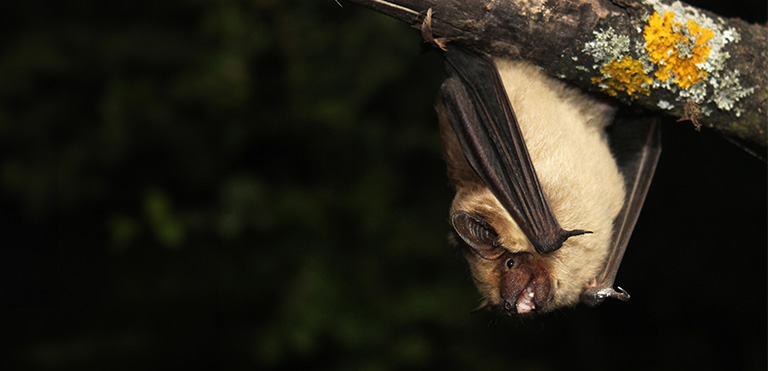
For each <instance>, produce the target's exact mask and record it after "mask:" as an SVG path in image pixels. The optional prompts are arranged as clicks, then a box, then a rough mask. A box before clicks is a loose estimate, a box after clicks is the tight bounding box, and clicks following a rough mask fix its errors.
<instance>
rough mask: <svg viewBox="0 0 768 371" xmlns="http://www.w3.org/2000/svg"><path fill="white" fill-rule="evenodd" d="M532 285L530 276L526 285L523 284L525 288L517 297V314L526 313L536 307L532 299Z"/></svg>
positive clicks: (533, 282)
mask: <svg viewBox="0 0 768 371" xmlns="http://www.w3.org/2000/svg"><path fill="white" fill-rule="evenodd" d="M534 285H535V280H534V277H531V280H530V281H528V284H527V285H525V289H523V291H522V292H521V293H520V296H518V297H517V303H515V309H517V314H528V313H531V312H532V311H533V310H534V309H536V303H535V302H534V300H533V299H534V297H535V296H536V294H535V293H534V290H533V288H534Z"/></svg>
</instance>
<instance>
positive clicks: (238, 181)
mask: <svg viewBox="0 0 768 371" xmlns="http://www.w3.org/2000/svg"><path fill="white" fill-rule="evenodd" d="M4 8H6V11H4V14H5V15H7V16H8V15H10V17H9V18H12V19H9V20H8V21H7V22H5V23H4V24H3V25H2V26H0V27H3V28H4V31H5V32H3V36H2V37H3V41H4V42H3V44H2V45H3V50H4V53H2V54H1V55H0V148H2V149H1V151H2V154H3V155H2V157H1V158H0V195H1V196H2V197H1V198H0V202H1V204H0V206H2V207H1V208H0V217H2V220H3V221H4V223H5V225H6V227H7V232H9V235H8V238H7V241H8V242H7V243H6V246H5V252H4V254H6V255H4V259H2V260H3V262H4V263H6V264H8V265H9V267H7V269H3V270H2V271H3V272H4V274H5V275H7V276H8V277H7V279H5V276H4V279H3V280H2V282H4V284H5V285H6V287H7V289H4V292H6V293H8V292H10V293H11V294H9V295H4V296H5V298H4V300H3V304H4V307H3V308H4V309H7V310H8V314H7V315H6V316H5V318H6V319H16V320H15V321H12V322H13V323H10V324H9V325H8V327H9V328H10V330H8V331H7V332H6V333H8V334H13V335H12V337H13V344H14V345H13V346H12V347H11V352H12V353H13V355H14V357H12V358H11V359H12V360H13V362H16V363H17V366H18V367H20V369H78V370H81V369H131V370H135V369H146V368H149V367H153V366H154V367H158V368H161V367H162V368H168V367H174V368H175V367H195V368H208V369H227V370H229V369H241V368H242V369H253V368H257V369H258V368H298V367H310V368H332V369H372V370H375V369H403V368H430V367H448V368H458V369H485V368H490V369H497V368H502V367H505V368H510V367H511V368H522V369H555V368H564V367H572V366H573V365H590V366H594V367H597V368H600V367H607V366H610V365H612V362H613V361H616V360H619V359H622V358H623V357H627V356H628V355H630V354H633V353H632V349H639V348H641V347H643V346H646V345H647V344H649V343H650V342H652V341H653V339H656V338H657V337H659V336H666V334H667V333H666V332H664V330H665V329H667V328H669V327H670V326H671V325H670V324H672V323H678V322H676V321H678V320H679V318H680V317H679V316H678V317H674V316H672V315H671V314H669V313H670V312H674V313H678V314H680V313H685V310H684V309H683V305H680V309H678V310H677V311H675V310H670V309H669V308H658V307H654V306H653V304H647V303H646V304H644V303H643V302H642V301H640V302H639V303H638V304H637V306H635V307H631V306H624V307H619V306H617V307H613V306H612V305H611V304H607V305H606V306H605V307H604V308H599V309H595V310H590V309H584V308H580V309H576V310H571V311H566V312H562V313H556V314H555V315H553V316H551V317H550V318H549V319H543V320H541V321H540V320H533V319H529V320H522V321H507V320H503V319H500V318H498V317H495V316H493V315H472V316H471V315H469V314H468V312H469V311H470V310H471V309H473V307H474V305H475V304H476V303H477V300H478V296H477V294H476V293H475V290H474V288H473V287H472V284H471V281H470V279H469V276H468V272H467V269H466V268H465V266H464V263H463V261H462V259H461V257H460V254H459V253H458V252H457V251H455V250H454V249H453V248H452V247H450V246H449V245H448V243H447V240H446V236H447V234H448V232H449V229H448V223H447V215H446V212H447V209H448V206H449V203H450V199H451V197H452V195H451V193H450V190H449V189H448V186H447V184H446V179H445V175H444V166H443V164H442V161H441V159H440V149H439V138H438V134H437V130H436V128H437V124H436V119H435V117H434V113H433V107H432V104H433V102H434V98H433V97H434V96H435V92H436V91H437V89H438V87H439V84H440V81H441V79H442V74H443V72H442V62H441V61H440V58H439V56H437V55H436V54H434V53H427V54H421V48H420V45H419V35H418V32H416V31H415V30H413V29H410V28H408V27H407V26H406V25H403V24H401V23H399V22H397V21H395V20H392V19H389V18H387V17H384V16H381V15H378V14H376V13H374V12H372V11H367V10H364V9H360V8H357V7H355V6H352V5H345V7H343V8H340V7H339V6H338V5H336V3H335V2H334V1H332V0H328V1H276V0H253V1H232V0H221V1H216V2H204V1H198V0H174V1H164V2H148V1H139V2H129V3H121V2H117V3H104V2H92V1H76V2H69V3H68V4H64V3H59V4H49V5H45V6H43V5H40V4H35V3H29V2H19V3H15V4H7V5H4ZM671 155H672V156H674V153H673V154H671ZM691 176H692V177H693V176H695V174H694V175H691ZM732 176H737V175H732ZM762 181H763V183H764V179H763V180H762ZM702 182H703V181H702ZM759 186H760V185H759V184H758V185H757V187H758V189H759ZM683 197H685V196H681V199H682V198H683ZM763 197H764V195H763ZM747 201H750V200H747ZM665 202H673V201H668V200H667V201H665ZM680 202H682V201H680ZM740 205H741V204H740ZM756 209H757V210H758V211H760V210H762V209H761V206H760V205H758V206H756ZM753 211H754V210H753ZM747 215H752V214H747ZM763 217H764V216H763ZM757 238H758V239H757V241H758V242H757V243H758V244H759V241H764V239H765V237H764V236H763V235H762V234H761V235H760V236H758V237H757ZM760 238H762V240H760ZM664 241H665V240H664V237H662V236H655V237H654V238H653V239H651V240H650V241H646V243H648V244H655V243H659V244H663V243H664ZM675 241H677V240H674V241H669V242H666V243H669V244H672V245H674V244H675V243H677V242H675ZM641 258H642V257H637V259H638V260H640V259H641ZM757 260H759V259H757ZM762 261H764V259H763V260H762ZM749 263H751V264H755V263H754V261H751V262H749ZM659 264H663V263H659ZM627 269H631V268H627ZM667 269H671V268H667ZM704 269H708V266H707V267H705V268H704ZM758 269H759V268H758ZM8 272H10V273H8ZM634 272H644V270H642V269H641V268H636V269H635V270H634ZM636 275H637V273H636ZM646 278H647V279H648V280H651V279H652V278H651V277H646ZM638 280H640V279H639V278H638ZM654 282H658V281H652V282H651V283H649V285H652V284H653V283H654ZM636 286H640V287H641V288H642V287H643V286H641V284H640V283H636ZM751 287H752V286H749V285H747V286H746V287H745V289H750V288H751ZM763 287H764V286H763ZM652 290H653V287H651V289H649V291H652ZM763 292H764V290H763ZM646 295H652V293H651V292H646ZM700 300H706V297H705V296H701V299H700ZM726 304H727V303H723V305H726ZM694 305H695V304H694ZM761 306H762V308H764V307H765V304H764V299H762V301H760V302H758V303H757V304H756V305H755V308H754V309H753V310H755V311H758V312H759V310H760V308H761ZM614 308H621V309H620V311H619V312H618V314H617V312H613V311H612V310H613V309H614ZM633 308H634V309H633ZM718 308H719V307H718ZM745 313H746V314H745V317H747V318H752V317H753V316H751V315H752V314H753V312H752V311H750V310H748V309H747V310H745ZM691 321H695V322H696V324H695V325H691V326H690V327H683V329H682V330H679V329H678V330H677V333H676V336H677V339H687V341H689V343H688V345H685V346H680V347H681V348H682V349H683V350H691V349H698V350H702V349H703V350H705V351H709V352H710V353H709V354H710V355H711V357H713V358H714V359H715V361H712V360H711V359H699V360H698V361H697V360H696V359H697V358H693V359H694V360H693V361H691V357H693V356H690V357H683V358H682V359H683V361H680V362H684V363H686V364H692V365H694V366H696V365H698V366H702V367H704V368H706V366H707V365H720V364H721V363H728V364H731V365H736V366H744V367H745V368H749V367H750V366H754V365H755V364H760V362H762V361H763V360H764V357H760V355H764V353H762V352H764V346H762V345H764V344H765V341H764V340H765V339H763V340H762V341H759V342H756V343H754V344H749V343H748V344H739V346H740V347H741V348H740V349H741V350H742V351H741V352H737V351H733V352H732V351H731V350H729V349H730V348H724V349H725V350H722V349H709V348H707V347H708V346H712V344H713V343H712V341H713V340H712V339H713V338H719V337H726V336H727V335H728V334H730V332H728V331H725V332H716V331H715V332H711V333H706V334H704V335H702V333H699V332H697V331H698V330H695V331H692V330H691V328H699V327H698V326H699V322H698V320H695V319H692V320H691ZM710 321H711V320H710ZM762 321H763V322H762V323H763V324H764V321H765V319H764V318H763V319H762ZM619 322H620V324H619V325H616V323H619ZM499 323H501V324H499ZM651 323H656V324H655V325H650V324H651ZM751 323H752V322H748V324H750V325H751ZM758 323H759V321H758ZM743 326H747V325H746V324H745V325H743ZM763 327H764V326H763ZM649 328H651V329H653V330H649ZM741 328H743V327H736V329H741ZM643 331H645V332H644V333H643V335H640V333H641V332H643ZM673 331H675V329H674V328H673ZM755 331H757V332H758V333H759V332H760V331H759V330H755ZM633 333H637V335H636V336H634V337H632V336H628V335H627V334H633ZM700 335H701V336H700ZM753 335H754V334H752V333H748V334H747V335H746V336H748V337H749V336H753ZM617 339H621V340H620V341H619V340H617ZM672 345H675V346H677V345H679V344H672ZM614 346H621V349H623V350H619V349H615V348H612V347H614ZM608 349H610V350H611V352H610V354H604V353H603V350H605V351H606V353H607V352H608ZM734 352H735V353H734ZM659 357H660V358H658V359H653V360H650V359H646V360H638V361H637V364H638V365H644V366H649V367H650V366H654V365H658V364H660V362H662V360H664V359H670V358H671V357H672V356H670V355H669V354H667V353H663V354H662V355H661V356H659ZM664 357H666V358H664ZM734 358H737V360H736V361H734ZM712 362H714V363H712ZM718 362H721V363H718ZM681 364H682V363H681ZM700 368H701V367H700ZM736 368H739V367H736Z"/></svg>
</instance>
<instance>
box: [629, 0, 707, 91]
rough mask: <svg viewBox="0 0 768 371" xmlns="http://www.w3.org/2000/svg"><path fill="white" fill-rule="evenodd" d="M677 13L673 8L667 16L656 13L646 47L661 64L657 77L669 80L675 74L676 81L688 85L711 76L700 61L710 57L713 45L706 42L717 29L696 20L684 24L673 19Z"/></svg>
mask: <svg viewBox="0 0 768 371" xmlns="http://www.w3.org/2000/svg"><path fill="white" fill-rule="evenodd" d="M674 17H675V14H674V13H672V12H664V17H663V18H662V17H661V16H660V15H659V13H656V12H654V13H653V15H652V16H651V18H650V19H648V25H647V26H646V27H645V30H644V31H643V37H645V49H646V50H647V51H648V56H649V57H650V58H651V61H652V62H653V63H655V64H656V65H657V66H658V68H659V69H658V71H656V78H658V79H659V80H661V81H665V80H667V79H668V78H669V77H670V76H672V75H673V74H674V77H675V79H674V82H675V83H676V84H677V85H678V86H679V87H681V88H683V89H687V88H689V87H690V86H691V85H694V84H697V83H698V82H699V80H700V79H702V78H706V77H707V71H704V70H702V69H700V68H699V67H698V66H697V64H700V63H704V62H705V61H706V60H707V57H708V56H709V51H710V47H709V46H708V45H706V43H707V41H709V40H710V39H711V38H712V36H713V33H712V30H709V29H706V28H701V27H700V26H699V24H698V23H696V21H694V20H688V22H687V27H683V25H682V24H680V23H677V22H675V21H673V18H674Z"/></svg>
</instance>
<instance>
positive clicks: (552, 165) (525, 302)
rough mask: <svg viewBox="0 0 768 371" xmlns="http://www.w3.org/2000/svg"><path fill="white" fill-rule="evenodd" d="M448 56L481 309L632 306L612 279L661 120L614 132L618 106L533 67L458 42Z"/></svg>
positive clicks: (448, 115)
mask: <svg viewBox="0 0 768 371" xmlns="http://www.w3.org/2000/svg"><path fill="white" fill-rule="evenodd" d="M442 48H444V45H441V49H442ZM443 56H444V59H445V61H446V67H447V70H448V78H447V79H446V80H445V82H444V83H443V85H442V87H441V99H439V101H438V105H437V111H438V118H439V122H440V133H441V139H442V142H443V156H444V158H445V162H446V165H447V169H448V177H449V180H450V183H451V185H452V187H453V188H454V190H455V191H456V195H455V198H454V200H453V202H452V205H451V208H450V221H451V224H452V226H453V229H454V232H455V233H454V235H455V236H454V240H455V241H456V242H457V243H458V244H459V245H460V246H462V250H463V252H464V257H465V258H466V260H467V262H468V264H469V267H470V271H471V274H472V278H473V281H474V283H475V285H476V286H477V289H478V291H479V292H480V294H481V295H482V298H483V299H482V303H481V305H480V307H479V308H478V309H491V308H500V309H501V310H502V311H503V312H505V313H507V314H509V315H526V314H531V313H546V312H550V311H552V310H554V309H557V308H561V307H566V306H572V305H576V304H578V303H579V302H582V303H585V304H588V305H592V306H594V305H597V304H599V303H601V302H602V301H603V300H604V299H605V298H609V297H611V298H616V299H620V300H628V299H629V295H628V294H627V293H626V291H624V290H623V289H621V288H619V290H618V291H617V290H615V289H614V288H613V284H614V281H615V278H616V273H617V271H618V268H619V264H620V263H621V260H622V257H623V255H624V251H625V250H626V247H627V243H628V242H629V237H630V235H631V233H632V230H633V229H634V225H635V222H636V221H637V217H638V215H639V213H640V209H641V208H642V205H643V202H644V200H645V196H646V193H647V191H648V187H649V186H650V182H651V178H652V176H653V173H654V171H655V168H656V164H657V161H658V158H659V154H660V152H661V145H660V133H659V129H658V125H656V123H655V122H652V123H647V122H644V123H640V124H638V123H632V125H610V124H611V122H612V121H613V116H614V114H615V109H614V108H612V106H610V105H609V104H606V103H601V102H600V101H598V100H596V99H594V98H592V97H589V96H587V95H586V94H584V93H581V92H579V91H577V90H576V89H574V88H570V87H568V86H566V85H565V84H564V83H562V82H560V81H557V80H555V79H553V78H550V77H548V76H546V75H545V74H543V73H542V72H541V71H539V70H538V69H537V68H536V67H535V66H533V65H531V64H529V63H527V62H521V61H511V60H503V59H497V60H495V61H494V60H491V59H489V58H488V57H486V56H482V55H478V54H475V53H472V52H469V51H467V50H464V49H462V48H461V47H459V46H455V45H449V46H448V47H447V48H445V52H443ZM513 108H514V109H513ZM609 143H610V144H609Z"/></svg>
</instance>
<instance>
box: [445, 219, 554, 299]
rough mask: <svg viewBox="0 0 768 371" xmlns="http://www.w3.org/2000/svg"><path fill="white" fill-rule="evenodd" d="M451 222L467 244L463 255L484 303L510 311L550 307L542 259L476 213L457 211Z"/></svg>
mask: <svg viewBox="0 0 768 371" xmlns="http://www.w3.org/2000/svg"><path fill="white" fill-rule="evenodd" d="M452 223H453V226H454V229H455V230H456V233H457V234H458V235H459V237H460V238H461V240H462V242H464V244H465V245H466V248H467V251H466V257H467V260H468V261H469V262H470V267H472V274H473V276H474V277H475V280H476V282H478V287H479V288H480V289H481V290H482V291H486V293H485V297H486V300H487V301H489V303H487V304H491V305H498V306H500V307H501V308H502V309H503V310H504V311H505V312H507V313H510V314H511V313H516V314H528V313H532V312H534V311H547V310H548V309H549V308H550V307H551V304H552V298H553V290H552V282H551V280H550V274H549V269H548V264H547V262H546V261H545V260H544V259H541V257H539V256H537V255H535V252H530V251H526V249H524V248H522V247H523V246H518V245H519V243H518V242H517V241H514V240H510V239H509V238H504V239H502V237H501V236H499V234H498V233H497V232H496V230H495V229H494V228H493V227H492V226H491V225H490V223H489V222H488V220H487V219H486V218H485V217H484V216H482V215H480V214H478V213H474V214H470V213H468V212H466V211H456V212H455V213H454V214H453V217H452ZM502 240H504V242H502ZM520 242H522V241H520ZM505 245H511V247H512V248H506V247H505ZM521 248H522V249H521Z"/></svg>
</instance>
